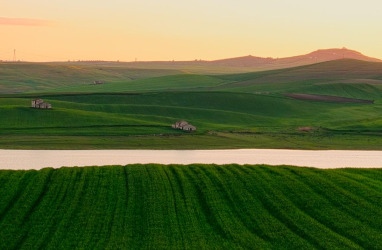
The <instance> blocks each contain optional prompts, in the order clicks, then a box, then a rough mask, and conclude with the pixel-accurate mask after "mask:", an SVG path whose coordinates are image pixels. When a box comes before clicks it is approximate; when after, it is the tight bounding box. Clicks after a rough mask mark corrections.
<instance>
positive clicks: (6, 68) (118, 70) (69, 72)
mask: <svg viewBox="0 0 382 250" xmlns="http://www.w3.org/2000/svg"><path fill="white" fill-rule="evenodd" d="M180 73H182V71H177V70H171V69H167V70H157V69H135V68H129V67H121V66H119V64H110V65H97V64H79V63H72V64H69V63H68V64H65V63H0V76H1V78H0V93H19V92H27V91H44V90H46V89H53V88H58V87H63V86H89V85H90V84H92V83H93V81H95V80H101V81H104V82H105V83H110V82H116V81H125V82H127V81H133V80H137V79H142V78H150V77H157V76H164V75H171V74H180Z"/></svg>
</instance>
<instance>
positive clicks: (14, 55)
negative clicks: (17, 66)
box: [13, 49, 16, 62]
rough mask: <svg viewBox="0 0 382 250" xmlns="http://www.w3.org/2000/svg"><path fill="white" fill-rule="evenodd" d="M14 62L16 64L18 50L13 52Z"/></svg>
mask: <svg viewBox="0 0 382 250" xmlns="http://www.w3.org/2000/svg"><path fill="white" fill-rule="evenodd" d="M13 61H14V62H16V49H14V50H13Z"/></svg>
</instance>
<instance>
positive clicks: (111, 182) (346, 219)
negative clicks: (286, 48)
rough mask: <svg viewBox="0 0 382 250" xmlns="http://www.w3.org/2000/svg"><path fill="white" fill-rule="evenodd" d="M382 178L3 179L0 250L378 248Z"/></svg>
mask: <svg viewBox="0 0 382 250" xmlns="http://www.w3.org/2000/svg"><path fill="white" fill-rule="evenodd" d="M381 187H382V171H381V170H380V169H374V170H372V169H336V170H318V169H312V168H297V167H269V166H238V165H224V166H216V165H190V166H181V165H169V166H163V165H128V166H125V167H122V166H114V167H86V168H61V169H43V170H40V171H34V170H31V171H6V170H2V171H0V197H2V198H1V199H0V238H1V241H0V249H84V248H86V249H147V248H155V249H185V248H187V249H198V248H199V249H200V248H201V249H205V248H209V249H211V248H226V249H233V248H235V249H237V248H247V249H248V248H257V249H259V248H262V249H266V248H277V249H280V248H283V249H284V248H287V249H297V248H304V249H307V248H309V249H313V248H318V249H337V248H342V249H344V248H346V249H361V248H366V249H380V248H381V246H382V213H381V209H380V208H381V206H382V188H381Z"/></svg>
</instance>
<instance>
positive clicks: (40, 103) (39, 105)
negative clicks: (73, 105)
mask: <svg viewBox="0 0 382 250" xmlns="http://www.w3.org/2000/svg"><path fill="white" fill-rule="evenodd" d="M31 107H32V108H35V109H51V108H52V104H50V103H48V102H44V100H42V99H34V100H32V106H31Z"/></svg>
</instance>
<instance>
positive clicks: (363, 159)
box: [0, 149, 382, 169]
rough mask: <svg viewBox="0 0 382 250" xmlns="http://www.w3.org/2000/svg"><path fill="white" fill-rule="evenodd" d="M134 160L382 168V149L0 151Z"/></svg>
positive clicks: (53, 162) (25, 165) (48, 162)
mask: <svg viewBox="0 0 382 250" xmlns="http://www.w3.org/2000/svg"><path fill="white" fill-rule="evenodd" d="M133 163H142V164H144V163H160V164H191V163H206V164H208V163H214V164H230V163H237V164H269V165H294V166H308V167H316V168H349V167H352V168H382V151H350V150H349V151H348V150H329V151H313V150H279V149H238V150H0V169H41V168H45V167H53V168H58V167H62V166H67V167H74V166H80V167H82V166H104V165H126V164H133Z"/></svg>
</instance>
